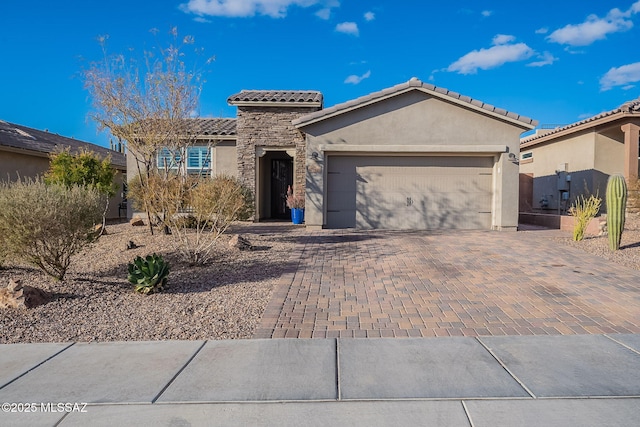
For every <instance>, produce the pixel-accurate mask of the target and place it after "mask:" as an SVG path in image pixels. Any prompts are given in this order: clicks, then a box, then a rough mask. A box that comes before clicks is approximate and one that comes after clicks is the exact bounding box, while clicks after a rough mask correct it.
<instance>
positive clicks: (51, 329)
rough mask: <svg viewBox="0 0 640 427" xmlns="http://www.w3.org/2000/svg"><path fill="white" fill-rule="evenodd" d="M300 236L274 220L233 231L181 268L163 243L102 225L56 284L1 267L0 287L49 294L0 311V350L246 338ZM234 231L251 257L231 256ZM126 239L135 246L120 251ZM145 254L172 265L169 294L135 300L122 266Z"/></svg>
mask: <svg viewBox="0 0 640 427" xmlns="http://www.w3.org/2000/svg"><path fill="white" fill-rule="evenodd" d="M303 232H304V231H303V228H299V227H294V226H291V225H287V224H281V223H273V224H264V225H262V224H261V225H260V226H256V225H254V224H238V225H236V226H234V228H232V229H230V230H229V233H228V234H227V235H225V236H222V237H221V240H220V242H219V245H218V246H217V250H216V255H215V257H214V260H213V262H212V263H211V264H210V265H208V266H204V267H189V266H188V265H185V264H184V263H182V262H180V261H179V260H178V259H177V258H176V256H175V255H172V254H171V252H172V248H173V247H174V240H173V239H172V237H171V236H165V235H162V234H157V233H156V235H154V236H151V235H150V234H149V232H148V229H147V228H146V227H132V226H130V225H129V224H117V225H109V226H107V234H106V235H104V236H102V237H101V238H100V239H99V240H98V241H97V242H96V243H94V244H93V245H92V246H91V247H90V248H88V249H87V250H85V251H84V252H83V253H81V254H79V255H77V256H76V257H75V259H74V261H73V263H72V265H71V268H70V270H69V271H68V273H67V276H66V277H65V280H64V282H57V283H56V282H55V281H53V280H52V279H50V278H48V277H46V276H44V274H43V273H41V272H40V271H39V270H37V269H34V268H31V267H26V266H14V265H9V266H7V267H8V268H4V269H0V286H6V285H7V283H8V282H9V278H10V277H13V278H16V279H21V280H22V283H23V284H24V285H31V286H35V287H38V288H40V289H44V290H46V291H48V292H51V293H52V294H53V300H52V301H51V302H49V303H48V304H45V305H43V306H39V307H35V308H32V309H29V310H17V309H4V310H0V343H29V342H66V341H94V340H95V341H129V340H195V339H230V338H250V337H251V336H252V334H253V331H254V329H255V327H256V324H257V322H259V321H260V318H261V316H262V312H263V311H264V308H265V306H266V304H267V302H268V300H269V298H270V296H271V292H272V290H273V287H274V284H275V283H276V282H277V280H278V278H279V277H280V275H281V274H282V273H283V272H286V271H290V270H291V269H293V268H294V267H295V266H293V265H291V263H290V262H289V256H290V254H292V253H293V248H294V246H295V242H296V239H297V237H296V236H299V235H300V234H301V233H303ZM234 233H240V234H242V235H243V236H245V237H246V238H248V239H249V241H250V242H251V244H252V245H253V246H254V250H251V251H239V250H237V249H231V248H230V247H229V246H228V245H227V241H228V240H229V238H230V236H231V234H234ZM130 240H132V241H133V242H135V243H136V244H137V245H138V246H139V247H138V248H137V249H132V250H126V249H125V248H126V244H127V242H129V241H130ZM153 252H157V253H159V254H162V255H163V256H165V259H166V260H168V261H169V263H170V264H171V273H170V274H169V288H168V289H167V290H166V291H165V292H164V293H160V294H153V295H140V294H137V293H135V292H133V287H132V285H131V284H130V283H129V282H128V281H127V264H128V263H129V262H130V261H132V260H133V259H134V258H135V257H136V256H138V255H141V256H145V255H147V254H150V253H153Z"/></svg>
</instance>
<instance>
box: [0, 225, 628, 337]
mask: <svg viewBox="0 0 640 427" xmlns="http://www.w3.org/2000/svg"><path fill="white" fill-rule="evenodd" d="M107 233H108V234H106V235H104V236H102V237H101V238H100V239H99V240H98V242H96V243H94V244H93V245H92V246H91V247H90V248H88V249H87V250H85V251H84V252H83V253H81V254H79V255H77V256H76V258H75V259H74V262H73V263H72V266H71V268H70V270H69V272H68V273H67V276H66V278H65V281H64V282H55V281H53V280H52V279H49V278H48V277H46V276H45V275H44V274H43V273H41V272H40V271H39V270H37V269H34V268H32V267H27V266H21V265H8V266H6V267H5V268H4V269H0V286H6V285H7V283H8V281H9V278H10V277H13V278H16V279H21V280H22V283H23V284H25V285H31V286H35V287H38V288H41V289H44V290H46V291H48V292H50V293H52V294H53V299H52V301H50V302H49V303H48V304H46V305H43V306H39V307H36V308H32V309H29V310H17V309H4V310H0V343H30V342H67V341H84V342H86V341H132V340H196V339H202V340H204V339H207V340H210V339H238V338H251V336H252V335H253V332H254V330H255V328H256V326H257V325H258V324H259V322H260V319H261V316H262V313H263V311H264V309H265V307H266V305H267V303H268V301H269V299H270V297H271V294H272V291H273V289H274V286H275V284H276V283H277V281H278V279H279V278H280V276H281V275H282V274H283V273H285V272H291V271H294V270H295V268H296V265H294V264H293V262H294V261H293V260H295V259H296V257H292V256H291V255H293V254H295V250H297V249H299V246H297V245H296V243H297V242H298V241H300V237H301V236H303V235H305V234H306V232H305V230H304V228H302V227H296V226H292V225H288V224H285V223H267V224H260V225H256V224H249V223H244V224H236V225H235V226H234V227H233V228H232V229H230V230H229V233H228V234H227V235H226V236H223V237H222V238H221V240H220V242H219V245H218V246H217V249H216V255H215V257H214V260H213V262H211V263H210V264H209V265H207V266H203V267H189V266H188V265H186V264H184V263H182V262H181V261H179V260H178V259H177V257H176V255H174V253H175V252H174V248H175V244H174V240H173V238H172V237H171V236H165V235H162V234H158V233H156V235H154V236H151V235H150V234H149V232H148V230H147V228H146V227H132V226H130V225H129V224H117V225H109V226H108V227H107ZM232 234H242V235H243V236H245V237H246V238H248V239H249V241H250V242H251V244H252V245H253V246H254V250H251V251H239V250H237V249H232V248H230V247H229V245H228V244H227V242H228V240H229V238H230V237H231V235H232ZM550 238H551V237H550ZM555 240H556V241H557V242H558V243H559V244H565V245H569V246H573V247H575V248H578V249H581V250H584V251H586V252H589V253H591V254H594V255H597V256H601V257H605V258H607V259H610V260H611V261H613V262H615V263H619V264H621V265H624V266H626V267H630V268H634V269H637V270H640V220H638V217H631V218H629V219H628V220H627V226H626V229H625V232H624V234H623V236H622V248H621V250H619V251H617V252H611V251H610V250H609V247H608V240H607V237H606V236H598V237H587V238H586V239H585V240H583V241H581V242H573V241H572V240H571V233H569V232H567V233H565V234H564V236H563V237H555ZM129 241H134V242H135V243H136V244H137V245H138V246H139V247H138V248H137V249H132V250H126V249H125V248H126V245H127V242H129ZM153 252H156V253H159V254H162V255H163V256H165V259H167V260H168V261H169V262H170V264H171V273H170V275H169V288H168V289H167V290H166V291H165V292H164V293H160V294H153V295H140V294H137V293H135V292H134V291H133V287H132V285H131V284H129V282H128V281H127V264H128V263H129V262H130V261H132V260H133V259H134V258H135V257H136V256H138V255H141V256H145V255H147V254H150V253H153Z"/></svg>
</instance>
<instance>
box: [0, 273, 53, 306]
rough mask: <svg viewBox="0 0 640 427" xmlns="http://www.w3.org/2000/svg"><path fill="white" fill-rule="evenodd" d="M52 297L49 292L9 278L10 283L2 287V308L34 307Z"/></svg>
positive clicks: (0, 296) (0, 293) (0, 294)
mask: <svg viewBox="0 0 640 427" xmlns="http://www.w3.org/2000/svg"><path fill="white" fill-rule="evenodd" d="M50 299H51V295H49V293H48V292H45V291H43V290H42V289H38V288H34V287H33V286H28V285H22V284H21V283H20V280H13V279H9V285H8V286H7V287H6V288H0V308H33V307H36V306H38V305H42V304H46V303H47V302H49V300H50Z"/></svg>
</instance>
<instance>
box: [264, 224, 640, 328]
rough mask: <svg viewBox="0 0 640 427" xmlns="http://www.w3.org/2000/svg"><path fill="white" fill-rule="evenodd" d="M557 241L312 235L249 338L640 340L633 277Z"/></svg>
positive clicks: (502, 236)
mask: <svg viewBox="0 0 640 427" xmlns="http://www.w3.org/2000/svg"><path fill="white" fill-rule="evenodd" d="M560 235H561V234H559V232H557V231H520V232H491V231H462V232H461V231H455V232H453V231H451V232H388V231H369V232H365V231H353V230H346V231H345V230H322V231H315V232H311V233H309V234H308V235H305V236H303V237H302V240H301V243H300V245H299V252H298V253H297V254H293V255H292V257H294V258H296V257H297V258H298V261H297V262H298V269H297V271H296V272H295V273H289V274H285V275H283V276H282V277H281V279H280V282H279V284H278V285H277V287H276V289H275V290H274V293H273V296H272V299H271V300H270V302H269V304H268V306H267V309H266V310H265V313H264V315H263V318H262V321H261V324H260V325H259V327H258V328H257V330H256V333H255V335H254V337H255V338H289V337H291V338H316V337H317V338H328V337H343V338H346V337H356V338H357V337H363V338H364V337H431V336H500V335H574V334H609V333H625V334H627V333H640V271H637V270H633V269H630V268H626V267H624V266H621V265H619V264H614V263H612V262H610V261H607V260H605V259H602V258H599V257H596V256H593V255H590V254H587V253H585V252H582V251H580V250H579V249H575V248H571V247H568V246H565V245H563V244H562V243H560V242H558V241H556V240H554V237H556V236H560Z"/></svg>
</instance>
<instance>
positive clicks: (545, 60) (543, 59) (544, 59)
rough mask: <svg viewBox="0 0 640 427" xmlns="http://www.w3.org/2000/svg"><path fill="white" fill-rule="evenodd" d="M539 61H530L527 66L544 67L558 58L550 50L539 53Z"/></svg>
mask: <svg viewBox="0 0 640 427" xmlns="http://www.w3.org/2000/svg"><path fill="white" fill-rule="evenodd" d="M538 58H539V59H540V60H539V61H534V62H530V63H529V64H527V67H544V66H545V65H551V64H553V63H554V62H555V61H557V60H558V58H556V57H555V56H553V55H552V54H551V53H549V52H544V53H543V54H542V55H538Z"/></svg>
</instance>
